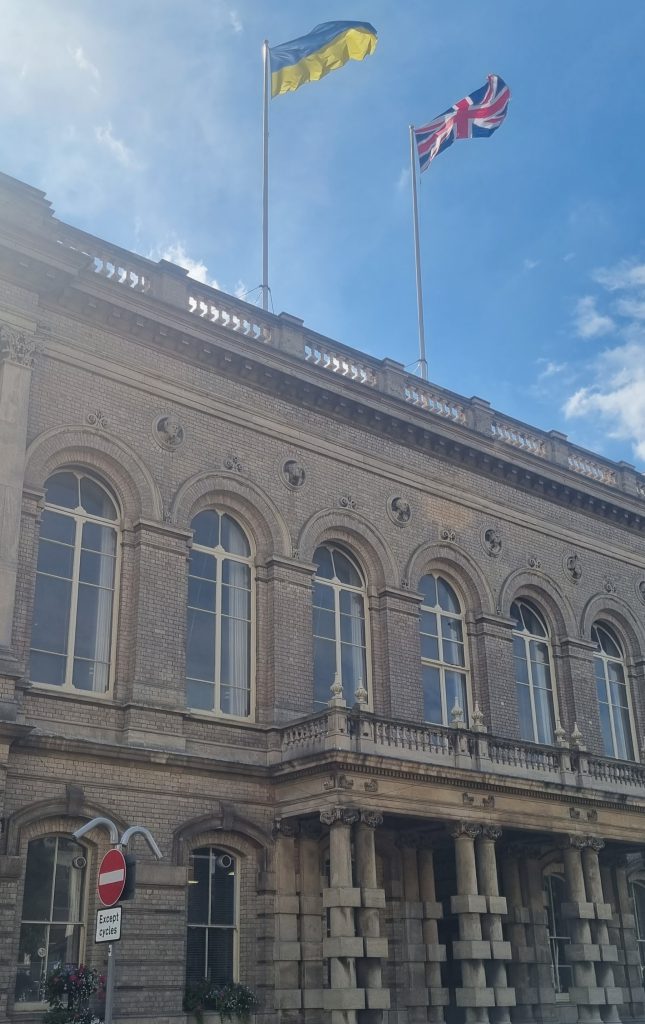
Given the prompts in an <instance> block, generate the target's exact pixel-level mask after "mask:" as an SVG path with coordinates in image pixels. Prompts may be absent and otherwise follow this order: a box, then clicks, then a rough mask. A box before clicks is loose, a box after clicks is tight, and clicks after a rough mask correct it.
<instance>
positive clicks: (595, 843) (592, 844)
mask: <svg viewBox="0 0 645 1024" xmlns="http://www.w3.org/2000/svg"><path fill="white" fill-rule="evenodd" d="M587 846H588V847H589V849H591V850H595V852H596V853H600V851H601V850H604V848H605V840H604V839H598V838H597V837H596V836H587Z"/></svg>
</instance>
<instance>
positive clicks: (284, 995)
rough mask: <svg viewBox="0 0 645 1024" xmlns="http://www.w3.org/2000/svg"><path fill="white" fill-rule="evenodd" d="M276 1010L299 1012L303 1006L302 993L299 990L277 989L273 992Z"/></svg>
mask: <svg viewBox="0 0 645 1024" xmlns="http://www.w3.org/2000/svg"><path fill="white" fill-rule="evenodd" d="M273 1005H274V1006H275V1009H276V1010H299V1009H300V1008H301V1006H302V992H301V991H300V989H299V988H276V989H275V990H274V992H273Z"/></svg>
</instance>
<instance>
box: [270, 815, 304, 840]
mask: <svg viewBox="0 0 645 1024" xmlns="http://www.w3.org/2000/svg"><path fill="white" fill-rule="evenodd" d="M299 832H300V824H299V822H298V821H297V819H296V818H276V820H275V821H274V822H273V828H272V829H271V834H272V835H273V838H274V839H276V838H277V837H278V836H284V838H285V839H295V837H296V836H297V835H298V833H299Z"/></svg>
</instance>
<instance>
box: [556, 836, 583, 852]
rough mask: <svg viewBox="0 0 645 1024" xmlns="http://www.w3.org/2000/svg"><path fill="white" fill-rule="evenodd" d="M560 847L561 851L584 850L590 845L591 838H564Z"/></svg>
mask: <svg viewBox="0 0 645 1024" xmlns="http://www.w3.org/2000/svg"><path fill="white" fill-rule="evenodd" d="M558 845H559V846H560V849H561V850H584V849H585V847H587V846H588V845H589V837H588V836H576V835H573V836H563V837H562V839H561V840H560V842H559V844H558Z"/></svg>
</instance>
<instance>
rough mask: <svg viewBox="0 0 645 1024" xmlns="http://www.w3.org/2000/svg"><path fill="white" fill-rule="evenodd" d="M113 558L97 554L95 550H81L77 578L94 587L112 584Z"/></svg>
mask: <svg viewBox="0 0 645 1024" xmlns="http://www.w3.org/2000/svg"><path fill="white" fill-rule="evenodd" d="M114 567H115V560H114V558H113V557H112V556H111V555H99V554H97V552H95V551H81V563H80V568H79V579H80V580H81V581H82V582H83V583H91V584H93V585H94V586H96V587H107V588H109V589H112V587H113V586H114Z"/></svg>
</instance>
